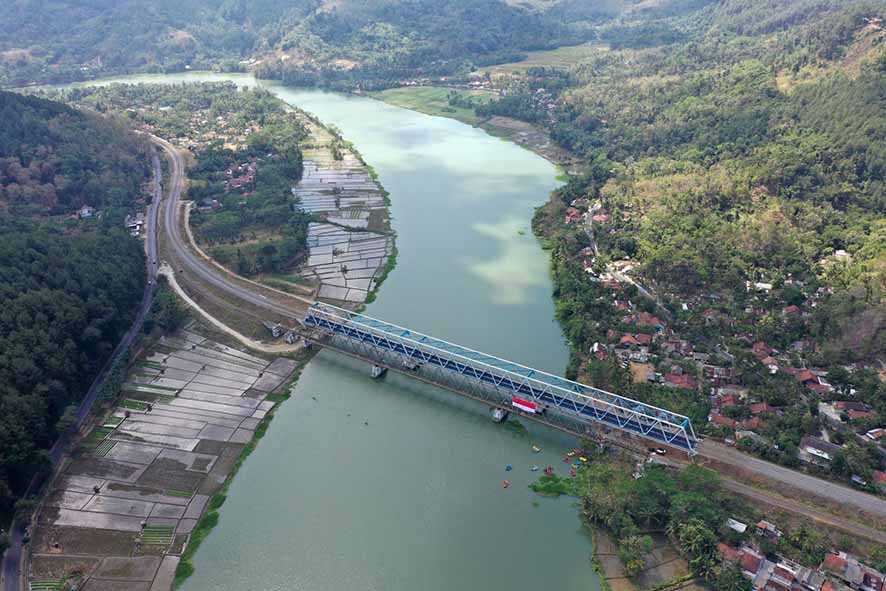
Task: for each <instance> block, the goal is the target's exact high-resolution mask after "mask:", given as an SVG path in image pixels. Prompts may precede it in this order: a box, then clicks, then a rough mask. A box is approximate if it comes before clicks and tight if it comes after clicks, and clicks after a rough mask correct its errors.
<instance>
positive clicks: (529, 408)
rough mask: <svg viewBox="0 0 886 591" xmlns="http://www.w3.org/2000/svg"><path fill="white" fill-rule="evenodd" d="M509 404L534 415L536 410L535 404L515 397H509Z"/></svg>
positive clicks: (536, 405)
mask: <svg viewBox="0 0 886 591" xmlns="http://www.w3.org/2000/svg"><path fill="white" fill-rule="evenodd" d="M511 404H513V405H514V406H515V407H516V408H519V409H520V410H522V411H523V412H529V413H532V414H535V413H536V411H537V410H538V404H537V403H535V402H532V401H531V400H523V399H522V398H517V397H516V396H511Z"/></svg>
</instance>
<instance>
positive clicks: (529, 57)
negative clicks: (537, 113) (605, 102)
mask: <svg viewBox="0 0 886 591" xmlns="http://www.w3.org/2000/svg"><path fill="white" fill-rule="evenodd" d="M605 51H607V49H606V48H605V47H603V46H601V45H595V44H592V43H583V44H581V45H567V46H564V47H558V48H556V49H548V50H543V51H528V52H526V59H524V60H521V61H519V62H511V63H508V64H498V65H495V66H489V67H486V68H482V69H481V71H484V72H489V73H491V74H493V75H494V74H512V73H515V72H525V71H527V70H529V69H530V68H556V69H559V70H566V69H569V68H571V67H572V66H575V65H578V64H580V63H582V62H586V61H588V60H589V59H590V58H592V57H594V56H595V55H599V54H600V53H601V52H605Z"/></svg>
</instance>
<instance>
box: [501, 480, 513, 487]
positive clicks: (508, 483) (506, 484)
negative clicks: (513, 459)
mask: <svg viewBox="0 0 886 591" xmlns="http://www.w3.org/2000/svg"><path fill="white" fill-rule="evenodd" d="M509 486H511V481H510V480H502V481H501V487H502V488H507V487H509Z"/></svg>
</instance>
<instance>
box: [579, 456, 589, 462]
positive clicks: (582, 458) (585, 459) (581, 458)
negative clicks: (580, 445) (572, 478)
mask: <svg viewBox="0 0 886 591" xmlns="http://www.w3.org/2000/svg"><path fill="white" fill-rule="evenodd" d="M578 459H579V460H581V461H582V462H587V461H588V459H587V458H586V457H584V456H578Z"/></svg>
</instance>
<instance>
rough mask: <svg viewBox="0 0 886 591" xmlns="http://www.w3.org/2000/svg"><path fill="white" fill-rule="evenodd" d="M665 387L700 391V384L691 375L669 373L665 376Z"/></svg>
mask: <svg viewBox="0 0 886 591" xmlns="http://www.w3.org/2000/svg"><path fill="white" fill-rule="evenodd" d="M664 384H665V386H670V387H672V388H682V389H684V390H696V389H698V382H697V381H696V379H695V378H693V377H692V376H691V375H689V374H685V373H684V374H677V373H668V374H665V376H664Z"/></svg>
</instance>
